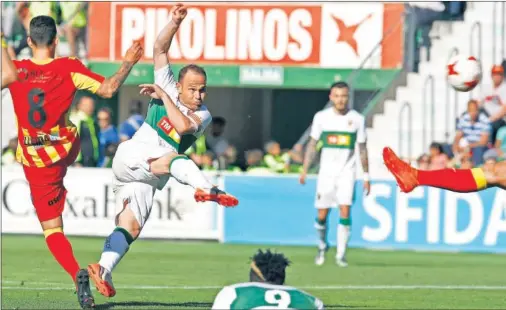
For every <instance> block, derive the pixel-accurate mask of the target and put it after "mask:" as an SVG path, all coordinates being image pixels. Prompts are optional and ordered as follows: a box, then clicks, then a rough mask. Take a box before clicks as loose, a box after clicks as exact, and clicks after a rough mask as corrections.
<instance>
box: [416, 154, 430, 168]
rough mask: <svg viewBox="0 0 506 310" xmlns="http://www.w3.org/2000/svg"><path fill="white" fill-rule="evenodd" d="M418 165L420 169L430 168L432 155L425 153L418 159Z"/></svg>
mask: <svg viewBox="0 0 506 310" xmlns="http://www.w3.org/2000/svg"><path fill="white" fill-rule="evenodd" d="M416 165H417V167H418V169H420V170H429V167H430V157H429V155H427V154H423V155H421V156H420V157H418V159H417V160H416Z"/></svg>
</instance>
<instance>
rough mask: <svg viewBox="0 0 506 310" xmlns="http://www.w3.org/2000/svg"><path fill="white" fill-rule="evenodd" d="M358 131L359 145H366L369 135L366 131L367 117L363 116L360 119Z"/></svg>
mask: <svg viewBox="0 0 506 310" xmlns="http://www.w3.org/2000/svg"><path fill="white" fill-rule="evenodd" d="M358 121H359V123H358V130H357V143H365V142H366V140H367V134H366V131H365V117H363V116H362V115H361V116H360V117H359V119H358Z"/></svg>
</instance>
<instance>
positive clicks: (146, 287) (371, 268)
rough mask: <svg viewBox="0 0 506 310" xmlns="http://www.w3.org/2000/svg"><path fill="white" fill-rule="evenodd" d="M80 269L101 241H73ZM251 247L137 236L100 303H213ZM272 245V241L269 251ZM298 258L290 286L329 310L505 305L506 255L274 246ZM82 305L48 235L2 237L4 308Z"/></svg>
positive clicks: (241, 277)
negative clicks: (342, 257) (317, 258)
mask: <svg viewBox="0 0 506 310" xmlns="http://www.w3.org/2000/svg"><path fill="white" fill-rule="evenodd" d="M70 240H71V242H72V245H73V247H74V252H75V253H76V255H77V258H78V260H79V262H80V263H81V264H82V266H85V264H88V263H91V262H96V261H97V260H98V258H99V256H100V253H101V249H102V246H103V241H104V239H103V238H81V237H70ZM258 248H259V247H258V246H250V245H224V244H218V243H202V242H174V241H158V240H156V241H155V240H138V241H136V242H135V243H134V244H133V245H132V247H131V248H130V251H129V253H128V254H127V255H126V256H125V258H124V260H123V261H122V262H121V264H120V265H119V266H118V267H117V269H116V270H115V272H114V275H113V278H114V284H115V286H116V287H117V291H118V292H117V295H116V296H115V297H114V298H112V299H105V298H104V297H103V296H101V295H100V294H99V293H98V292H96V291H95V289H94V288H93V292H94V294H95V299H96V302H97V305H98V307H97V308H98V309H125V308H127V309H128V308H130V309H139V308H146V309H157V308H163V309H167V308H171V309H174V308H175V309H209V308H210V307H211V305H212V302H213V299H214V296H215V295H216V293H217V292H218V291H219V288H220V287H221V286H223V285H226V284H232V283H236V282H245V281H247V279H248V271H249V266H248V264H249V258H250V257H251V256H252V255H253V253H254V252H255V251H256V250H257V249H258ZM262 248H266V247H262ZM270 248H271V249H276V250H278V251H280V252H283V253H285V254H286V255H287V256H288V258H289V259H290V260H291V261H292V262H293V265H292V266H290V267H288V271H287V284H288V285H293V286H296V287H300V288H302V289H304V290H305V291H307V292H310V293H312V294H314V295H315V296H317V297H318V298H320V299H321V300H323V302H324V303H325V306H326V308H329V309H332V308H334V309H343V308H350V309H378V308H383V309H385V308H388V309H393V308H398V309H408V308H411V309H437V308H438V309H458V308H460V309H492V308H495V309H501V308H504V307H505V305H506V299H505V297H504V296H505V294H506V280H505V279H506V269H505V268H504V267H505V263H504V258H505V257H504V255H493V254H465V253H420V252H405V251H368V250H359V249H351V250H350V251H349V255H348V261H349V263H350V267H348V268H346V269H342V268H338V267H337V266H336V265H335V264H334V259H333V258H334V254H335V249H333V250H332V251H329V253H328V254H327V261H326V263H325V265H323V266H321V267H317V266H315V265H314V264H313V258H314V254H315V253H316V251H315V248H311V247H270ZM16 308H17V309H55V308H58V309H77V308H78V304H77V298H76V296H75V295H74V293H73V286H72V283H71V281H70V278H69V277H68V275H67V274H66V273H65V272H64V271H63V270H62V269H61V268H60V267H59V266H58V265H57V263H56V261H54V259H53V257H52V256H51V254H50V253H49V251H48V250H47V249H46V244H45V242H44V238H43V237H42V236H15V235H3V236H2V309H16Z"/></svg>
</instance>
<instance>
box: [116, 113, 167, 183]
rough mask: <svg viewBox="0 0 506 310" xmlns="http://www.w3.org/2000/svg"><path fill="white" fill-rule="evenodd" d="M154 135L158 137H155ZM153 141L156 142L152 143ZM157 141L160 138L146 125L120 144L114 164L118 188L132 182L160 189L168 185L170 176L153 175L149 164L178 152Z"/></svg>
mask: <svg viewBox="0 0 506 310" xmlns="http://www.w3.org/2000/svg"><path fill="white" fill-rule="evenodd" d="M153 134H154V135H156V136H155V137H153V136H152V135H153ZM153 139H156V140H155V141H154V142H151V140H153ZM157 140H158V136H157V134H156V132H155V131H154V129H153V128H151V127H150V126H149V125H148V124H145V123H144V124H143V125H142V126H141V128H139V130H138V131H137V132H136V133H135V136H134V138H132V139H130V140H127V141H125V142H122V143H120V145H119V146H118V149H117V151H116V154H115V155H114V159H113V162H112V171H113V173H114V185H115V187H116V188H118V187H121V186H123V185H124V184H126V183H130V182H141V183H146V184H149V185H151V186H153V187H156V188H158V189H161V188H163V186H164V185H165V183H167V180H168V175H167V178H160V177H158V176H156V175H154V174H153V173H151V171H150V167H149V162H150V160H152V159H157V158H160V157H163V156H165V155H167V154H170V153H174V152H176V151H175V150H174V149H173V148H172V147H168V146H165V145H163V144H162V143H161V142H160V141H157ZM160 140H161V139H160Z"/></svg>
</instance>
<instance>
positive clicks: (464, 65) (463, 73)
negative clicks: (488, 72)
mask: <svg viewBox="0 0 506 310" xmlns="http://www.w3.org/2000/svg"><path fill="white" fill-rule="evenodd" d="M446 71H447V72H446V77H447V79H448V83H450V85H451V86H452V87H453V88H454V89H455V90H457V91H462V92H468V91H470V90H472V89H473V88H475V87H476V85H478V83H479V82H480V80H481V64H480V62H479V60H478V59H476V58H475V57H474V56H464V55H457V56H454V57H452V58H451V59H450V61H449V62H448V65H447V66H446Z"/></svg>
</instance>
